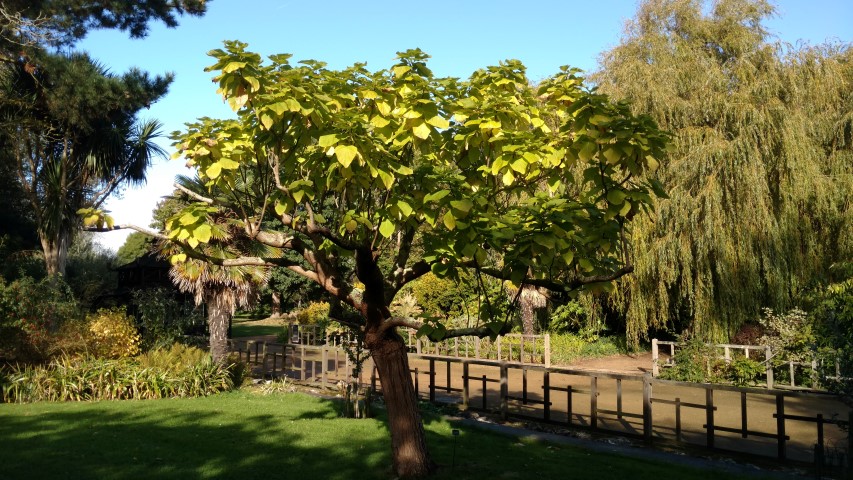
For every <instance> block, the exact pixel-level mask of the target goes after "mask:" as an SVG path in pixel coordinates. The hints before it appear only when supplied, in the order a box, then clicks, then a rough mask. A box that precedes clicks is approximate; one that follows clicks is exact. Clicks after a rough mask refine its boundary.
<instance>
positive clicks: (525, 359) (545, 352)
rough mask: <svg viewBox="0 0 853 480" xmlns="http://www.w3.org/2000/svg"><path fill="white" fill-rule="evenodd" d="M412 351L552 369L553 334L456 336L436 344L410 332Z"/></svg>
mask: <svg viewBox="0 0 853 480" xmlns="http://www.w3.org/2000/svg"><path fill="white" fill-rule="evenodd" d="M406 344H407V345H408V347H409V351H410V352H413V353H416V354H419V355H441V356H447V357H459V358H473V359H479V360H497V361H506V362H518V363H523V364H533V365H544V366H546V367H550V366H551V335H549V334H547V333H546V334H544V335H521V334H510V335H501V336H498V337H497V338H496V339H495V340H491V339H489V338H477V337H454V338H451V339H448V340H442V341H439V342H432V341H430V340H429V339H428V338H424V337H418V336H417V335H415V331H414V330H408V332H407V337H406Z"/></svg>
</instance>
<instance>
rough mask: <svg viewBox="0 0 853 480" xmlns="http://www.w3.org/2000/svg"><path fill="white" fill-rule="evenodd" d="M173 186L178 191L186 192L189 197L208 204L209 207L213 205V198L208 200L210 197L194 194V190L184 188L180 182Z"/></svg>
mask: <svg viewBox="0 0 853 480" xmlns="http://www.w3.org/2000/svg"><path fill="white" fill-rule="evenodd" d="M172 186H173V187H175V188H176V189H178V190H180V191H182V192H184V193H185V194H187V195H188V196H190V197H192V198H194V199H196V200H198V201H199V202H203V203H206V204H208V205H213V199H212V198H208V197H205V196H202V195H199V194H197V193H195V192H193V191H192V190H190V189H188V188H187V187H184V186H183V185H181V184H179V183H178V182H175V183H173V184H172Z"/></svg>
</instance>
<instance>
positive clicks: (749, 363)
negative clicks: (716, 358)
mask: <svg viewBox="0 0 853 480" xmlns="http://www.w3.org/2000/svg"><path fill="white" fill-rule="evenodd" d="M764 373H765V368H764V363H763V362H759V361H757V360H753V359H751V358H746V357H737V358H735V359H733V360H732V361H731V362H729V363H728V364H726V365H725V370H724V377H725V379H726V380H728V381H730V382H732V383H733V384H735V385H737V386H739V387H747V386H751V385H755V384H757V383H758V382H759V380H760V379H761V377H762V376H763V375H764Z"/></svg>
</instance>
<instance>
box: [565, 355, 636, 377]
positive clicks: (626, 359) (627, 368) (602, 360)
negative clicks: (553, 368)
mask: <svg viewBox="0 0 853 480" xmlns="http://www.w3.org/2000/svg"><path fill="white" fill-rule="evenodd" d="M561 366H564V367H571V368H578V369H583V370H599V371H605V372H614V373H636V374H643V373H650V372H651V371H652V352H639V353H634V354H627V355H626V354H619V355H610V356H607V357H599V358H582V359H579V360H576V361H575V362H572V364H570V365H561Z"/></svg>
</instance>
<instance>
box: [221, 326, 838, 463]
mask: <svg viewBox="0 0 853 480" xmlns="http://www.w3.org/2000/svg"><path fill="white" fill-rule="evenodd" d="M232 348H233V349H234V351H235V352H236V353H237V354H238V355H241V358H244V359H245V360H246V361H247V363H249V364H250V365H253V366H254V367H255V368H256V369H259V370H260V371H261V373H262V374H264V375H267V376H279V375H283V374H286V375H287V376H288V377H290V378H293V379H295V380H300V381H305V382H314V383H318V384H321V385H329V384H330V383H331V382H337V381H339V380H344V379H348V378H350V375H351V371H352V365H351V362H349V359H348V358H347V356H346V354H345V353H344V352H343V351H342V350H341V349H339V348H331V347H325V346H310V345H304V344H303V345H294V344H286V345H282V344H263V342H251V341H250V342H239V341H238V342H232ZM409 361H410V366H411V367H412V369H411V373H412V375H413V382H414V386H415V391H416V392H417V394H418V396H419V397H421V398H423V399H424V400H428V401H430V402H437V403H458V404H461V406H462V408H466V409H472V410H480V411H487V412H494V413H497V414H499V415H500V416H501V417H502V418H510V417H512V418H519V419H526V420H535V421H540V422H546V423H553V424H559V425H566V426H570V427H573V428H586V429H590V430H594V431H600V432H606V433H612V434H618V435H625V436H629V437H634V438H637V439H642V440H643V441H645V442H647V443H650V444H654V443H664V444H680V445H684V446H689V447H699V448H708V449H712V450H717V451H727V452H730V453H735V454H743V453H747V454H753V455H758V456H764V457H771V458H776V459H778V460H780V461H787V462H791V461H793V462H796V463H799V464H803V465H806V464H811V465H813V466H814V468H815V469H816V470H820V471H823V472H825V471H827V469H828V468H829V467H828V466H827V465H829V464H828V463H827V458H828V456H829V454H828V453H827V452H831V453H832V455H834V457H838V458H841V461H840V463H841V464H843V465H844V466H845V468H846V467H847V465H849V463H850V462H849V453H848V452H850V451H851V450H853V449H851V445H850V443H849V442H850V440H848V437H847V435H846V432H844V431H843V429H844V428H847V427H848V426H849V425H850V415H851V414H850V412H849V409H848V407H846V406H845V405H844V404H843V403H842V402H841V401H840V400H839V399H838V398H837V397H835V396H833V395H829V394H824V393H813V392H801V391H792V390H778V389H765V388H742V387H735V386H731V385H718V384H695V383H688V382H677V381H669V380H661V379H658V378H653V377H652V376H651V375H644V376H643V375H631V374H619V373H609V372H599V371H588V370H581V369H573V368H562V367H544V366H541V365H527V364H521V363H515V362H501V361H494V360H481V359H466V358H455V357H447V356H435V355H418V354H410V355H409ZM363 372H364V375H368V374H369V379H370V383H371V384H372V385H373V386H374V391H377V390H378V391H379V392H380V393H381V381H380V380H381V379H378V378H377V376H376V370H375V368H374V366H373V365H372V363H371V362H370V360H368V361H367V362H366V363H365V365H364V368H363ZM359 381H360V382H362V383H364V382H363V381H362V379H359ZM835 462H836V463H838V461H837V460H835Z"/></svg>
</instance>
